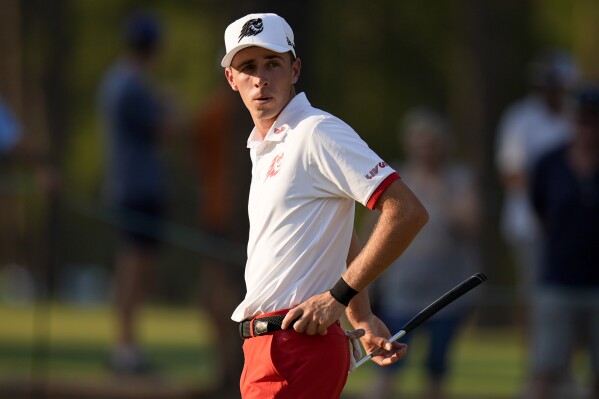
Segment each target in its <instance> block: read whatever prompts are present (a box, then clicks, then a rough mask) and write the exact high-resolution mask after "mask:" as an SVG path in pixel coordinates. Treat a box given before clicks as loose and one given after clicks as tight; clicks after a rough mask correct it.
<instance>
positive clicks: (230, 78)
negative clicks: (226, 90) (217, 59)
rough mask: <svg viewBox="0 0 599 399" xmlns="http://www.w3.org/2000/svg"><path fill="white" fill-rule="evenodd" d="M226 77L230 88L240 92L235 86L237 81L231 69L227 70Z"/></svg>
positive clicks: (227, 68)
mask: <svg viewBox="0 0 599 399" xmlns="http://www.w3.org/2000/svg"><path fill="white" fill-rule="evenodd" d="M225 77H226V78H227V82H229V86H231V89H233V90H235V91H239V89H238V88H237V85H236V84H235V81H234V80H233V71H232V70H231V67H226V68H225Z"/></svg>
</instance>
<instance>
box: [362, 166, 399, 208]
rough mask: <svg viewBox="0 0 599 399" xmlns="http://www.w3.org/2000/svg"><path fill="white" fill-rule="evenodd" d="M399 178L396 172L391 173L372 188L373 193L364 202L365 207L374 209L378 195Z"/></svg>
mask: <svg viewBox="0 0 599 399" xmlns="http://www.w3.org/2000/svg"><path fill="white" fill-rule="evenodd" d="M398 179H401V177H400V176H399V175H398V174H397V172H393V173H391V174H390V175H389V176H387V177H385V180H383V181H382V182H381V184H379V186H378V187H377V188H376V190H374V193H372V195H371V196H370V199H369V200H368V202H367V203H366V207H367V208H368V209H374V205H375V204H376V202H377V201H378V200H379V198H380V196H381V195H382V194H383V192H384V191H385V190H386V189H387V187H389V186H390V185H391V183H393V182H394V181H395V180H398Z"/></svg>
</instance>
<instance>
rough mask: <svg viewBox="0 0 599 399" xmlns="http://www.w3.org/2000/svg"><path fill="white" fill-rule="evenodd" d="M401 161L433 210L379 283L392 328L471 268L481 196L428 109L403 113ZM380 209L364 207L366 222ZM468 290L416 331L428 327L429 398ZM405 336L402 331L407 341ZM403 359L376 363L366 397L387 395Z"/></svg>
mask: <svg viewBox="0 0 599 399" xmlns="http://www.w3.org/2000/svg"><path fill="white" fill-rule="evenodd" d="M400 130H401V131H400V140H401V142H402V143H403V148H404V149H405V152H406V161H405V163H403V164H399V165H395V166H396V170H397V171H398V172H399V173H400V175H401V176H402V179H403V180H405V181H406V183H407V184H408V185H409V186H410V187H412V189H413V191H414V193H415V194H416V195H417V196H418V198H420V200H421V201H422V203H423V204H424V206H425V207H426V209H427V210H428V212H429V214H430V219H429V222H428V224H427V225H426V226H425V227H424V228H423V229H422V231H421V232H420V234H419V235H418V236H417V237H416V239H415V240H414V242H413V243H412V244H411V245H410V247H409V248H408V249H407V250H406V252H405V253H404V254H403V255H402V256H401V258H400V259H398V260H397V261H396V264H395V265H393V266H392V267H389V269H387V271H385V273H384V276H383V277H382V278H381V279H379V281H380V283H378V284H377V285H376V294H375V295H376V298H377V300H376V304H377V306H378V307H379V308H380V312H381V315H382V317H381V319H382V320H383V321H385V322H386V323H388V326H389V328H390V330H391V331H392V332H393V333H395V332H397V331H399V330H400V329H401V327H402V326H403V325H404V324H405V323H407V322H408V321H409V320H410V319H411V318H412V317H413V316H415V315H416V314H417V313H418V312H419V311H420V310H422V309H423V308H424V307H426V306H427V305H428V304H430V303H431V302H432V301H433V300H435V299H436V298H438V297H439V295H441V294H443V293H444V292H446V291H447V290H449V289H450V288H452V287H453V286H455V285H457V284H458V283H460V282H461V281H462V280H464V278H466V277H468V275H470V274H472V271H473V270H474V266H475V262H476V254H475V251H474V246H473V242H472V239H473V236H474V234H475V233H476V231H477V226H478V200H477V194H476V191H475V187H474V184H473V177H472V176H471V173H470V171H469V170H468V169H467V168H466V167H464V166H462V165H459V164H457V163H456V162H453V161H451V160H450V159H449V154H448V149H449V146H450V140H449V131H448V127H447V124H446V122H445V120H444V118H442V117H441V116H440V115H438V114H437V113H434V112H432V111H429V110H425V109H417V110H414V111H412V112H410V113H408V114H407V116H406V117H405V119H404V123H403V125H402V128H401V129H400ZM377 217H378V214H376V213H375V212H369V213H368V214H367V215H366V219H365V220H364V221H363V223H364V224H365V226H364V227H365V228H368V229H369V228H370V227H367V226H374V223H375V222H376V219H377ZM468 298H471V297H465V298H464V299H463V300H461V301H458V302H456V303H454V304H452V305H451V306H449V307H448V308H446V309H444V310H443V311H441V312H439V313H438V314H437V315H436V316H435V317H433V318H432V319H430V320H429V321H428V322H427V323H425V324H424V325H423V326H422V328H421V329H419V330H418V331H417V332H415V334H419V333H421V332H424V331H426V332H428V341H427V348H428V353H427V357H426V370H427V375H428V378H429V380H428V382H427V383H426V384H425V385H426V392H425V397H426V398H431V399H432V398H443V397H445V395H444V387H443V383H444V380H445V376H446V373H447V369H448V363H449V362H448V357H449V351H450V348H451V344H452V343H453V342H454V339H455V337H456V333H457V332H458V329H459V327H460V325H461V324H462V322H463V321H464V319H465V316H466V315H467V311H468V309H469V305H470V302H469V301H468ZM408 340H409V337H407V339H406V338H404V340H403V342H407V341H408ZM403 364H404V362H402V361H400V362H397V363H395V364H393V365H391V366H389V367H384V368H380V369H379V370H377V373H378V380H377V381H376V383H374V384H372V389H371V390H370V393H369V397H371V398H379V399H380V398H391V397H396V396H394V395H393V381H394V376H395V374H396V373H397V372H398V370H399V368H400V367H402V365H403Z"/></svg>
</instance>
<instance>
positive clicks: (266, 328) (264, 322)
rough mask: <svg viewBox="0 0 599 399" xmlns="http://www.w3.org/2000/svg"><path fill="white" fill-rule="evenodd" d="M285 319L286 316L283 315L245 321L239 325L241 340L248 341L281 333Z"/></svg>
mask: <svg viewBox="0 0 599 399" xmlns="http://www.w3.org/2000/svg"><path fill="white" fill-rule="evenodd" d="M284 318H285V315H284V314H281V315H276V316H267V317H260V316H258V317H256V318H254V319H252V320H244V321H242V322H241V323H239V335H240V336H241V338H243V339H247V338H252V337H257V336H260V335H264V334H268V333H271V332H273V331H279V330H281V324H283V319H284ZM252 330H253V331H252Z"/></svg>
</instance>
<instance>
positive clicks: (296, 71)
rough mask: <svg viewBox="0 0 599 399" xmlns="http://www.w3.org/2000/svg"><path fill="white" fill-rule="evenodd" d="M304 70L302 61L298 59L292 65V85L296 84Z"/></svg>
mask: <svg viewBox="0 0 599 399" xmlns="http://www.w3.org/2000/svg"><path fill="white" fill-rule="evenodd" d="M301 70H302V60H300V59H299V58H296V59H295V61H293V64H292V65H291V83H292V84H296V83H297V81H298V79H299V76H300V72H301Z"/></svg>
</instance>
